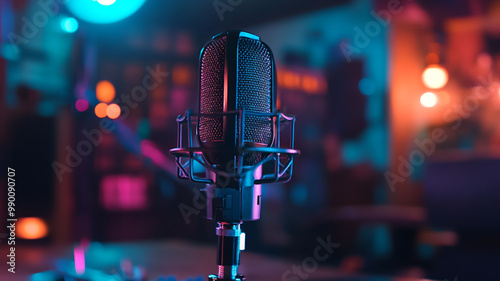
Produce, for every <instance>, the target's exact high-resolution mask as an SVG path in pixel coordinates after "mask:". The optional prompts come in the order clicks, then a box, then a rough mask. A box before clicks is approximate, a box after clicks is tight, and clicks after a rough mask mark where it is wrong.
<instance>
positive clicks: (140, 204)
mask: <svg viewBox="0 0 500 281" xmlns="http://www.w3.org/2000/svg"><path fill="white" fill-rule="evenodd" d="M146 191H147V183H146V180H145V179H144V178H142V177H138V176H130V175H109V176H106V177H104V178H103V179H102V180H101V203H102V205H103V206H104V207H105V208H106V209H108V210H140V209H144V208H145V207H146V206H147V205H148V198H147V194H146Z"/></svg>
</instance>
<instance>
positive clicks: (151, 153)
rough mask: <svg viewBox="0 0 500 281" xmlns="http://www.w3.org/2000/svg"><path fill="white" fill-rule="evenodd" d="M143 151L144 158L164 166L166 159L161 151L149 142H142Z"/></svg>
mask: <svg viewBox="0 0 500 281" xmlns="http://www.w3.org/2000/svg"><path fill="white" fill-rule="evenodd" d="M141 151H142V154H144V156H146V157H149V158H151V160H153V162H154V163H155V164H156V165H158V166H162V165H164V163H165V161H166V158H165V156H163V154H162V153H161V151H160V150H158V148H156V146H155V145H154V144H153V143H152V142H151V141H148V140H143V141H141Z"/></svg>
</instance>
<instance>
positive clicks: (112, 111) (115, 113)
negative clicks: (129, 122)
mask: <svg viewBox="0 0 500 281" xmlns="http://www.w3.org/2000/svg"><path fill="white" fill-rule="evenodd" d="M121 112H122V111H121V109H120V106H118V105H117V104H116V103H112V104H110V105H108V108H107V109H106V115H107V116H108V117H109V118H111V119H116V118H118V117H120V114H121Z"/></svg>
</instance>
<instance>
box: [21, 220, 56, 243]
mask: <svg viewBox="0 0 500 281" xmlns="http://www.w3.org/2000/svg"><path fill="white" fill-rule="evenodd" d="M48 233H49V228H48V227H47V224H46V223H45V221H43V220H42V219H40V218H34V217H30V218H20V219H18V220H17V225H16V236H17V237H19V238H22V239H40V238H43V237H45V236H47V234H48Z"/></svg>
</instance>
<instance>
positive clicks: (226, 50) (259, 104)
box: [198, 31, 277, 170]
mask: <svg viewBox="0 0 500 281" xmlns="http://www.w3.org/2000/svg"><path fill="white" fill-rule="evenodd" d="M275 77H276V70H275V65H274V59H273V56H272V52H271V50H270V49H269V47H268V46H267V45H266V44H265V43H263V42H262V41H261V40H260V39H259V37H257V36H255V35H252V34H250V33H247V32H242V31H233V32H231V31H230V32H226V33H221V34H219V35H216V36H214V37H213V38H212V41H210V42H209V43H208V44H207V45H206V46H205V48H203V50H202V51H201V54H200V102H199V106H200V113H201V114H223V113H228V112H234V111H237V110H242V111H244V112H245V113H256V114H259V113H260V114H262V113H263V114H269V113H274V112H275V111H276V96H277V95H276V92H275V84H276V79H275ZM243 125H244V126H243V127H244V129H243V132H242V133H243V135H244V137H243V140H242V141H243V145H244V146H260V147H266V146H270V145H271V142H272V141H273V139H274V134H273V126H272V123H271V118H270V117H266V116H258V115H248V114H247V115H246V116H245V118H244V121H243ZM239 129H240V128H239V126H238V122H237V119H236V118H235V116H226V117H223V116H222V115H219V116H216V117H215V116H212V117H208V116H204V117H203V116H202V117H200V119H199V123H198V137H199V141H200V145H201V146H202V147H210V148H218V149H224V150H225V153H205V154H204V156H205V158H206V160H207V161H208V162H209V163H211V164H212V165H214V166H217V167H218V168H219V169H226V170H228V169H231V167H232V166H234V165H232V164H233V163H234V161H235V160H236V159H235V154H234V153H231V151H234V148H235V147H237V145H238V143H237V139H238V133H239ZM232 149H233V150H232ZM261 159H262V154H260V153H248V154H247V155H244V159H243V164H244V165H253V164H255V163H257V162H258V161H260V160H261Z"/></svg>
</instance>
